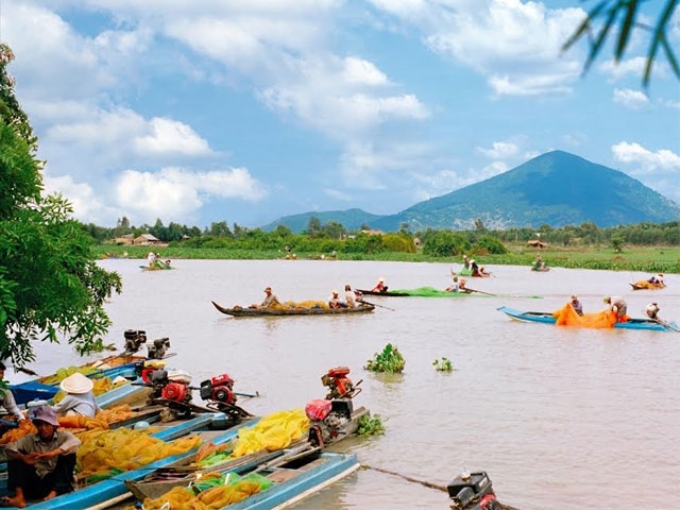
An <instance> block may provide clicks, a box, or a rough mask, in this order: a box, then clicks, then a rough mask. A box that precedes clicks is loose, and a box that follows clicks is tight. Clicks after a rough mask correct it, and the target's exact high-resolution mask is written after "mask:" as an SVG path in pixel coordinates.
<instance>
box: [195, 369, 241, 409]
mask: <svg viewBox="0 0 680 510" xmlns="http://www.w3.org/2000/svg"><path fill="white" fill-rule="evenodd" d="M200 394H201V398H202V399H203V400H212V401H215V402H221V403H224V404H235V403H236V395H235V394H234V380H233V379H232V378H231V377H229V375H228V374H222V375H216V376H215V377H212V378H210V379H208V380H206V381H203V382H202V383H201V388H200Z"/></svg>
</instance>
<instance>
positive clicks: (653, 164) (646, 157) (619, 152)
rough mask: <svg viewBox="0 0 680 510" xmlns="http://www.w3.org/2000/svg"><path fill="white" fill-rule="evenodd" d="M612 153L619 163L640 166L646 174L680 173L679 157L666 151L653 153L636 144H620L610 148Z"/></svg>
mask: <svg viewBox="0 0 680 510" xmlns="http://www.w3.org/2000/svg"><path fill="white" fill-rule="evenodd" d="M612 152H613V153H614V157H615V158H616V159H618V160H619V161H622V162H624V163H635V164H637V165H640V167H641V168H642V169H643V170H644V171H645V172H648V173H650V172H654V171H655V170H676V171H680V156H678V155H677V154H675V153H674V152H673V151H670V150H667V149H661V150H658V151H656V152H653V151H650V150H648V149H645V148H644V147H642V146H641V145H640V144H637V143H628V142H620V143H618V144H616V145H613V146H612ZM676 185H677V183H676Z"/></svg>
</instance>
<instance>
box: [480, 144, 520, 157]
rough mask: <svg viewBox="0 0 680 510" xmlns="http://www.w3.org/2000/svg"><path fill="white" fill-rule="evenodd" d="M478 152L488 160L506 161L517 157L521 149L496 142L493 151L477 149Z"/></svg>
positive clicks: (514, 145)
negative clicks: (505, 159)
mask: <svg viewBox="0 0 680 510" xmlns="http://www.w3.org/2000/svg"><path fill="white" fill-rule="evenodd" d="M477 152H480V153H482V154H484V155H485V156H486V157H487V158H492V159H504V158H509V157H512V156H515V155H517V153H518V152H519V147H518V146H517V145H516V144H514V143H509V142H494V143H493V144H492V148H491V149H483V148H482V147H477Z"/></svg>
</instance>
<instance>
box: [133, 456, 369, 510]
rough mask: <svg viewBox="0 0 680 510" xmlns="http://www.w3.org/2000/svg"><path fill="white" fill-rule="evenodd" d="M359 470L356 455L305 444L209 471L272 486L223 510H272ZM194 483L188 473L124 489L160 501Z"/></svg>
mask: <svg viewBox="0 0 680 510" xmlns="http://www.w3.org/2000/svg"><path fill="white" fill-rule="evenodd" d="M359 467H360V464H359V461H358V459H357V457H356V455H351V454H339V453H328V452H323V451H322V449H321V448H320V447H317V446H313V445H311V444H310V443H307V442H305V443H303V444H300V445H296V446H294V447H291V448H285V449H282V450H277V451H275V452H266V451H263V452H258V453H256V454H251V455H248V456H246V457H242V458H239V459H234V460H232V461H230V462H227V463H225V464H224V465H222V466H220V465H215V466H211V468H210V471H213V472H216V471H217V472H221V473H222V474H223V475H226V474H230V473H233V474H236V475H239V476H247V475H249V474H251V473H257V474H258V475H260V476H263V477H265V478H267V479H268V480H269V481H270V482H273V485H272V486H271V487H269V488H267V489H265V490H263V491H261V492H258V493H257V494H253V495H252V496H250V497H249V498H247V499H245V500H243V501H240V502H238V503H233V504H231V505H228V506H226V507H224V510H255V509H257V510H271V509H277V508H288V507H289V506H291V505H293V504H294V503H296V502H298V501H300V500H301V499H303V498H305V497H307V496H309V495H311V494H314V493H315V492H318V491H320V490H321V489H323V488H324V487H327V486H329V485H331V484H333V483H335V482H337V481H338V480H340V479H342V478H344V477H346V476H348V475H350V474H351V473H353V472H354V471H356V470H357V469H359ZM198 476H199V477H200V475H198ZM197 479H199V478H197V475H196V473H195V472H194V473H187V476H186V477H185V478H183V479H182V480H177V481H176V482H174V481H173V482H171V483H168V484H157V483H154V482H153V481H150V483H148V484H147V483H145V482H132V481H130V480H128V481H127V482H126V485H127V486H128V488H129V489H130V490H131V491H132V493H133V494H134V495H135V496H136V497H137V498H138V499H140V500H143V499H146V498H147V497H150V498H152V499H153V498H157V497H160V496H162V495H163V494H165V493H166V492H168V491H170V490H171V489H172V488H174V487H177V486H184V487H188V486H189V485H190V484H191V483H192V482H196V480H197ZM194 490H195V488H194Z"/></svg>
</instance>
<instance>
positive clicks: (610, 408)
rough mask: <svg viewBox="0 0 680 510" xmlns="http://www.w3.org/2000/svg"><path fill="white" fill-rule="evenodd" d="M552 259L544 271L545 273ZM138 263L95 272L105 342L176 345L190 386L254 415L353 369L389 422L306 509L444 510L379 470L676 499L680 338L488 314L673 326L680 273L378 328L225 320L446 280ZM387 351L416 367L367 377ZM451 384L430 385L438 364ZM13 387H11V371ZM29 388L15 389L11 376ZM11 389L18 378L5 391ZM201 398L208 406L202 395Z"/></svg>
mask: <svg viewBox="0 0 680 510" xmlns="http://www.w3.org/2000/svg"><path fill="white" fill-rule="evenodd" d="M549 262H550V261H548V263H549ZM142 263H143V262H141V261H139V260H123V259H119V260H115V259H112V260H106V261H102V262H101V264H102V266H103V267H105V268H106V269H108V270H114V271H117V272H118V273H120V274H121V276H122V278H123V293H122V294H121V295H114V296H113V297H112V299H111V301H110V303H108V304H107V311H108V313H109V315H110V317H111V319H112V320H113V327H112V328H111V331H110V334H109V336H108V338H107V342H113V343H115V344H116V345H117V346H118V347H120V348H122V346H123V332H124V331H125V330H126V329H143V330H145V331H146V332H147V335H148V337H149V339H150V340H151V339H155V338H161V337H169V338H170V342H171V346H172V347H171V351H172V352H175V353H177V355H176V356H175V357H173V358H171V359H170V360H169V364H172V365H173V366H175V367H176V368H181V369H184V370H187V371H189V372H190V373H191V374H192V375H193V383H194V384H195V385H198V384H199V383H200V382H201V381H202V380H204V379H207V378H209V377H211V376H214V375H218V374H222V373H228V374H229V375H231V376H232V377H233V378H234V379H235V380H236V386H235V389H236V390H237V391H241V392H247V393H253V392H255V391H257V392H259V393H260V395H261V396H260V397H258V398H254V399H242V400H241V401H240V402H239V403H240V404H241V405H242V406H243V407H245V408H247V409H248V410H249V411H251V412H252V413H254V414H259V415H264V414H267V413H270V412H274V411H279V410H283V409H291V408H294V407H304V405H305V403H306V402H308V401H309V400H312V399H315V398H321V397H323V395H324V394H325V388H324V387H323V386H322V384H321V380H320V378H321V376H322V375H323V374H324V373H325V372H326V371H327V370H328V369H329V368H331V367H334V366H338V365H347V366H348V367H350V368H351V370H352V372H351V374H350V377H351V378H352V379H353V380H354V381H355V382H356V381H358V380H359V379H362V380H363V382H362V383H361V387H362V388H363V391H362V393H360V394H359V395H358V396H357V397H356V400H355V405H363V406H366V407H368V408H369V409H370V410H371V412H372V413H373V414H379V415H380V417H381V418H382V420H383V422H384V424H385V427H386V433H385V434H384V435H382V436H376V437H371V438H365V439H364V438H357V439H351V440H348V441H346V442H343V443H341V444H339V445H337V446H336V449H339V450H341V451H350V452H354V453H356V454H357V456H358V457H359V460H360V461H361V463H362V464H363V465H364V466H366V467H367V468H366V469H363V470H361V471H359V472H358V473H357V474H356V475H352V476H351V477H349V478H348V479H346V480H344V481H342V482H340V483H338V484H336V485H334V486H332V487H330V488H328V489H326V490H324V491H323V492H322V493H320V494H319V495H316V496H314V497H312V498H310V499H308V500H305V501H303V502H301V503H300V504H298V505H297V506H296V507H295V508H297V509H299V510H312V509H360V510H363V509H366V510H369V509H370V510H376V509H390V510H401V509H403V510H407V509H408V510H413V509H419V508H422V509H437V508H438V509H444V508H448V498H447V495H446V494H445V493H442V492H439V491H437V490H433V489H430V488H426V487H425V486H423V485H420V484H418V483H413V482H408V481H406V480H405V479H403V478H401V477H398V476H391V475H387V474H384V473H381V472H378V471H376V470H373V469H371V468H372V467H375V468H381V469H388V470H390V471H394V472H397V473H400V474H403V475H405V476H408V477H411V478H415V479H419V480H423V481H428V482H431V483H435V484H438V485H446V483H447V482H448V481H449V480H451V479H452V478H453V477H454V476H455V475H456V474H458V473H459V472H460V471H461V470H462V469H463V468H465V469H467V470H469V471H475V470H485V471H487V472H488V473H489V475H490V477H491V479H492V481H493V484H494V488H495V490H496V493H497V495H498V498H499V500H500V501H502V502H505V503H507V504H509V505H512V506H515V507H518V508H520V509H522V510H532V509H533V510H547V509H555V510H570V509H574V510H587V509H593V510H595V509H598V510H600V509H602V508H610V507H611V508H622V509H639V508H644V509H657V508H658V509H662V508H664V509H665V508H669V506H668V505H669V502H671V503H670V505H671V506H672V505H673V504H675V503H672V502H673V501H675V502H677V501H680V482H679V481H680V447H679V446H678V445H680V391H679V390H680V333H663V332H654V331H623V330H616V331H614V330H606V331H602V330H585V329H569V328H559V327H555V326H549V325H542V324H526V323H519V322H515V321H511V320H510V319H509V318H508V317H506V316H505V315H504V314H502V313H500V312H498V311H497V310H496V309H497V308H498V307H499V306H503V305H507V306H511V307H513V308H517V309H520V310H535V311H553V310H556V309H558V308H560V307H562V306H563V305H564V303H566V302H567V300H568V298H569V296H570V295H571V294H573V293H575V294H578V296H579V298H580V299H581V302H582V303H583V306H584V309H585V311H586V312H589V311H599V310H601V309H602V308H603V303H602V297H603V296H604V295H607V294H614V295H621V296H623V297H625V299H626V300H627V301H628V305H629V314H630V315H633V316H641V315H642V309H643V308H644V306H645V305H646V304H647V303H649V302H650V301H657V302H658V303H659V305H660V306H661V308H662V310H661V313H660V316H661V317H665V318H667V319H672V320H676V321H678V319H680V275H667V276H666V282H667V283H668V287H667V288H666V289H664V290H661V291H637V292H633V291H631V290H630V286H629V285H628V283H629V282H631V281H633V280H638V279H642V278H645V277H646V276H647V275H645V274H642V273H629V272H612V271H588V270H572V269H560V268H553V270H552V271H550V272H548V273H535V272H531V271H529V269H528V268H526V267H516V266H491V267H487V270H490V271H492V275H493V276H492V277H491V278H485V279H478V278H474V279H473V278H470V279H468V285H469V286H470V287H473V288H475V289H477V290H480V291H484V292H488V293H493V294H496V295H497V296H495V297H491V296H481V295H477V296H471V297H463V298H439V299H438V298H415V297H411V298H379V297H378V298H373V299H372V301H373V302H375V303H376V304H379V305H382V306H383V307H389V308H392V309H394V310H393V311H392V310H389V309H387V308H381V307H379V308H376V310H375V312H374V313H371V314H355V315H351V316H341V317H334V316H317V317H304V316H303V317H290V318H241V319H235V318H232V317H228V316H226V315H223V314H221V313H219V312H218V311H217V310H216V309H215V308H213V306H212V305H211V303H210V302H211V300H214V301H216V302H218V303H220V304H221V305H222V306H233V305H236V304H240V305H246V306H247V305H249V304H251V303H255V302H259V301H261V300H262V299H263V297H264V293H263V289H264V288H265V287H266V286H272V287H273V289H274V293H275V294H277V295H278V297H279V299H281V300H295V301H302V300H308V299H319V300H326V299H328V298H329V297H330V294H331V291H332V290H333V289H338V290H340V291H341V294H342V289H343V286H344V284H345V283H350V284H352V285H353V286H354V287H358V288H367V287H369V288H370V287H371V286H372V285H373V284H374V283H375V281H376V280H377V278H378V277H379V276H383V277H385V278H386V280H387V284H388V285H389V286H390V288H392V289H395V290H396V289H409V288H415V287H421V286H433V287H437V288H444V287H446V286H447V285H448V284H449V282H450V277H449V276H448V275H449V269H450V266H449V265H445V264H437V263H401V262H391V263H390V262H349V261H308V260H296V261H284V260H275V261H227V260H224V261H222V260H220V261H210V260H203V261H190V260H175V261H173V267H174V268H175V269H174V270H172V271H155V272H143V271H141V270H140V267H139V266H140V264H142ZM388 342H391V343H393V344H394V345H396V346H397V347H398V348H399V350H400V351H401V352H402V354H403V356H404V358H405V359H406V368H405V371H404V373H403V374H400V375H383V374H373V373H370V372H367V371H365V370H364V369H363V368H362V367H363V366H364V365H365V364H366V361H367V360H368V359H371V358H373V355H374V353H376V352H378V351H381V350H382V349H383V347H384V346H385V345H386V344H387V343H388ZM442 357H446V358H448V359H450V360H452V362H453V365H454V367H455V371H453V372H451V373H441V372H437V371H436V370H435V369H434V367H433V366H432V362H433V361H434V360H435V359H439V358H442ZM76 363H80V360H78V359H77V355H76V354H75V352H74V351H73V349H72V348H71V347H70V346H66V345H60V346H55V345H45V346H41V347H40V350H39V358H38V360H37V361H36V363H34V364H31V365H30V366H31V368H33V369H34V370H36V371H37V372H38V373H49V372H51V371H54V370H55V369H57V368H59V367H62V366H69V365H71V364H76ZM8 376H9V378H10V379H11V380H12V379H13V377H12V376H11V375H10V372H9V371H8ZM16 377H17V378H20V375H17V376H16ZM12 382H14V380H12ZM196 398H197V399H198V398H199V397H198V395H196Z"/></svg>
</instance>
